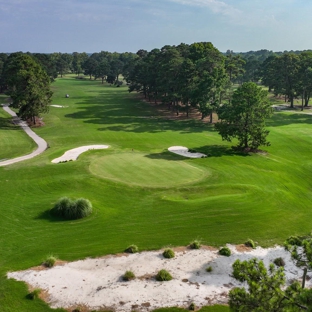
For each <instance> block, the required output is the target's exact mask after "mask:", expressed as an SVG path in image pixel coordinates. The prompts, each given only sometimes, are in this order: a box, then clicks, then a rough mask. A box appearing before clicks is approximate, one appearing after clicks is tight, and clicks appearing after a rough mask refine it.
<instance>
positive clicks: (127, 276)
mask: <svg viewBox="0 0 312 312" xmlns="http://www.w3.org/2000/svg"><path fill="white" fill-rule="evenodd" d="M122 279H123V280H124V281H125V282H128V281H131V280H133V279H135V275H134V273H133V272H132V271H126V273H125V274H124V275H123V276H122Z"/></svg>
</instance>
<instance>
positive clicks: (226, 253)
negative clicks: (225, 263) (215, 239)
mask: <svg viewBox="0 0 312 312" xmlns="http://www.w3.org/2000/svg"><path fill="white" fill-rule="evenodd" d="M219 255H221V256H226V257H229V256H230V255H231V250H230V248H228V247H222V248H221V249H220V250H219Z"/></svg>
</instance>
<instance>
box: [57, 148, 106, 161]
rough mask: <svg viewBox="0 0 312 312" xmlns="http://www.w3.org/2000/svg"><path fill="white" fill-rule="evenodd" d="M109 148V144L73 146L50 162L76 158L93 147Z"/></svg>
mask: <svg viewBox="0 0 312 312" xmlns="http://www.w3.org/2000/svg"><path fill="white" fill-rule="evenodd" d="M106 148H109V145H87V146H80V147H77V148H73V149H71V150H69V151H67V152H65V153H64V154H63V155H62V156H61V157H58V158H55V159H53V160H52V161H51V162H52V163H55V164H57V163H60V162H65V161H71V160H77V158H78V156H79V155H80V154H82V153H84V152H86V151H88V150H93V149H106Z"/></svg>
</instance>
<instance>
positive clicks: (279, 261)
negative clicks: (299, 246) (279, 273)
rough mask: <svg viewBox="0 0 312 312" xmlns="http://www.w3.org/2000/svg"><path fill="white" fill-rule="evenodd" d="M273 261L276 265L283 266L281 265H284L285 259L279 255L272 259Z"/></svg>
mask: <svg viewBox="0 0 312 312" xmlns="http://www.w3.org/2000/svg"><path fill="white" fill-rule="evenodd" d="M273 262H274V264H275V265H276V266H278V267H283V266H285V261H284V259H283V258H281V257H279V258H276V259H274V261H273Z"/></svg>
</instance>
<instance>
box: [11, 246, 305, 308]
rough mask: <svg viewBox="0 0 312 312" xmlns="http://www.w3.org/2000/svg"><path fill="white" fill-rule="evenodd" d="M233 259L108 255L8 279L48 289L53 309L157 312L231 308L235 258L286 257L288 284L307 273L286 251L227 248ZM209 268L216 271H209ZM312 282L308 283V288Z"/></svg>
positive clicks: (205, 254)
mask: <svg viewBox="0 0 312 312" xmlns="http://www.w3.org/2000/svg"><path fill="white" fill-rule="evenodd" d="M228 247H229V248H230V249H231V251H232V255H231V256H230V257H223V256H219V255H218V253H217V250H213V249H212V248H208V247H203V248H202V249H199V250H190V249H186V248H178V249H176V250H175V251H176V255H175V258H173V259H165V258H164V257H163V256H162V251H152V252H142V253H138V254H131V255H119V256H107V257H104V258H98V259H86V260H82V261H76V262H71V263H66V264H64V265H59V266H55V267H54V268H51V269H43V270H38V269H37V270H26V271H20V272H11V273H8V274H7V276H8V277H9V278H14V279H16V280H19V281H25V282H27V283H28V284H30V285H31V286H32V287H36V288H41V289H45V290H46V291H47V293H48V296H46V300H47V301H48V302H49V304H50V305H51V306H52V307H53V308H57V307H65V308H66V307H75V306H78V305H86V306H88V307H89V308H90V310H92V309H100V308H107V309H109V310H111V309H113V310H115V311H131V310H133V309H135V310H153V309H155V308H159V307H168V306H171V307H172V306H180V307H188V306H189V304H190V303H191V302H194V303H195V304H196V305H197V306H203V305H209V304H215V303H221V304H222V303H227V301H228V296H227V295H228V292H229V290H230V289H231V288H233V287H236V286H239V287H242V284H241V283H239V282H238V281H237V280H235V279H234V278H232V277H231V273H232V264H233V262H234V261H235V260H236V259H240V260H248V259H251V258H254V257H257V258H259V259H261V260H263V261H264V263H265V265H266V266H268V265H269V263H271V262H273V260H274V259H276V258H277V257H282V258H283V259H284V261H285V263H286V265H285V267H284V269H285V274H286V278H287V281H290V280H292V279H298V278H299V277H301V276H302V270H301V269H298V268H297V267H296V266H295V265H294V263H293V261H292V260H291V258H290V253H289V252H287V251H285V250H284V248H282V247H274V248H268V249H263V248H260V247H258V248H257V249H247V251H246V248H244V252H239V251H238V250H237V249H239V248H237V249H236V247H235V246H228ZM240 250H241V249H240ZM208 266H211V267H212V272H210V273H208V272H206V268H207V267H208ZM160 269H166V270H168V271H169V272H170V273H171V275H172V276H173V279H172V280H171V281H168V282H157V281H156V280H155V279H154V276H155V274H156V273H157V272H158V271H159V270H160ZM127 270H131V271H133V272H134V274H135V275H136V277H137V278H136V279H135V280H132V281H129V282H124V281H123V280H122V278H121V276H122V275H123V274H124V273H125V272H126V271H127ZM310 286H311V280H309V281H307V287H310Z"/></svg>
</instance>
